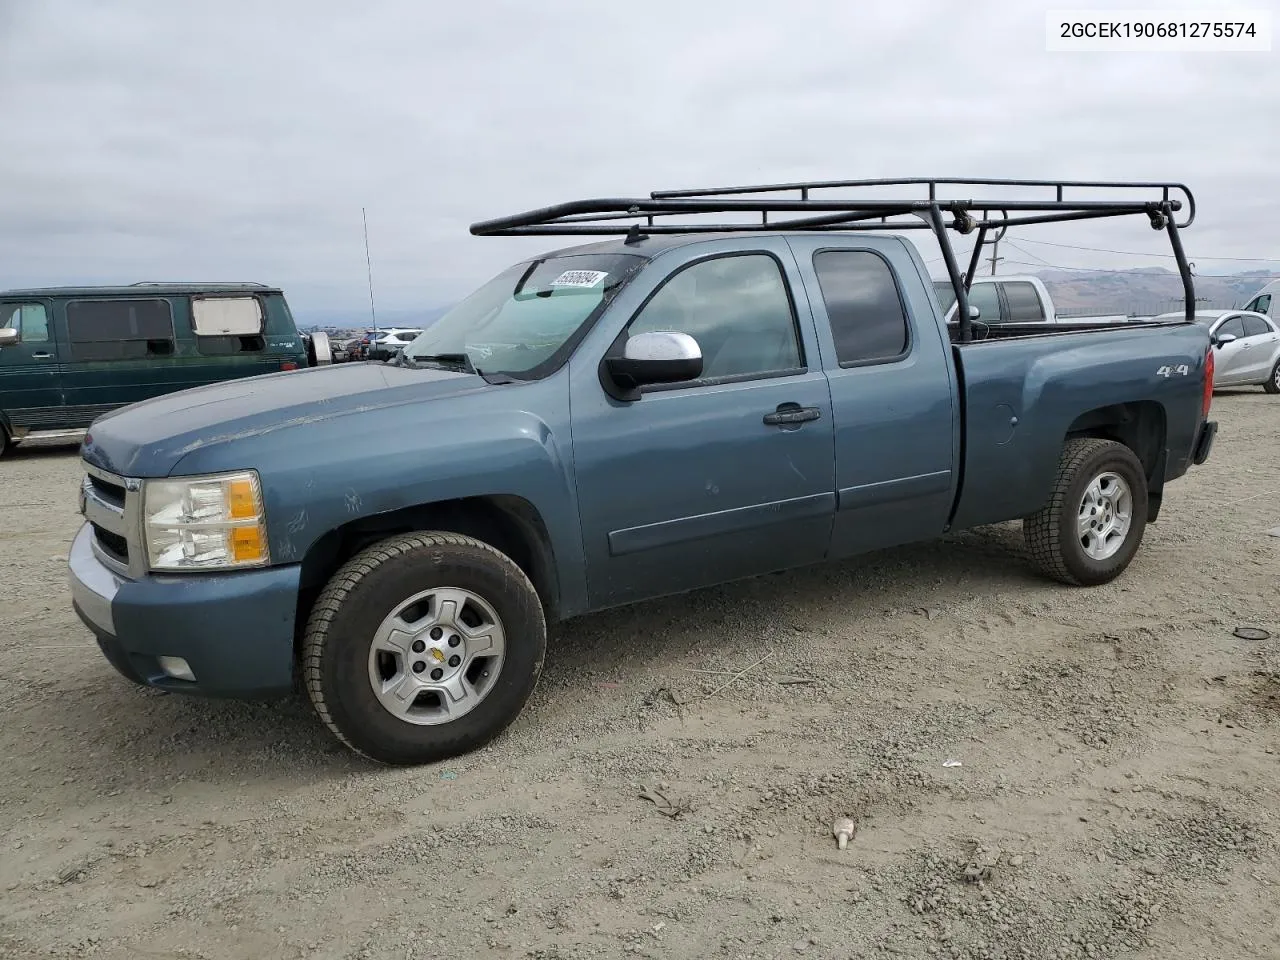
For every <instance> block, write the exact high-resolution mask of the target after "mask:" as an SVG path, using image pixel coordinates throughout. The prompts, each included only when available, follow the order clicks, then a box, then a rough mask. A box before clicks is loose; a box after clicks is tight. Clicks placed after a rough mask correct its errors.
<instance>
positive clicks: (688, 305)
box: [570, 238, 835, 608]
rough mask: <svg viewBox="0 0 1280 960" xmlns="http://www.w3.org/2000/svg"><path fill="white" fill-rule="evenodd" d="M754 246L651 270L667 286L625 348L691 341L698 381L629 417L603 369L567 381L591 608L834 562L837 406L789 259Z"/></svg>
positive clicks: (636, 318)
mask: <svg viewBox="0 0 1280 960" xmlns="http://www.w3.org/2000/svg"><path fill="white" fill-rule="evenodd" d="M749 246H750V249H744V248H743V245H742V243H741V242H737V241H725V242H722V243H719V244H714V243H713V244H707V245H698V246H694V247H691V248H688V250H689V252H688V253H686V254H684V255H685V256H687V257H690V258H693V257H694V256H695V254H694V253H693V251H695V250H699V248H700V247H701V249H702V251H703V256H702V259H690V261H689V262H686V263H685V264H684V265H682V266H680V267H678V268H676V269H674V270H670V269H668V270H663V269H662V268H661V267H659V266H658V265H657V264H655V265H653V266H650V267H649V268H648V271H651V272H655V273H657V272H658V271H661V276H662V278H663V279H661V281H660V282H654V286H655V287H656V289H655V290H653V291H651V292H649V293H648V296H647V298H646V300H645V302H644V305H643V306H642V307H640V308H639V310H638V311H637V312H636V313H635V314H634V315H633V316H632V317H631V318H630V321H629V324H628V327H627V331H628V334H630V335H634V334H637V333H641V332H645V331H656V330H662V331H678V332H682V333H687V334H690V335H691V336H692V337H693V338H694V339H695V340H697V341H698V344H699V346H700V348H701V350H702V354H703V375H702V377H701V379H699V380H696V381H692V382H689V383H682V384H672V385H666V386H663V387H657V388H652V387H651V388H646V389H645V391H644V392H643V394H642V396H641V397H640V399H639V400H636V401H633V402H629V403H627V402H619V401H616V400H614V399H612V398H611V397H609V396H608V394H606V393H605V391H604V389H603V388H602V387H601V385H600V381H599V378H598V375H597V373H596V368H597V363H598V361H599V359H600V357H599V355H598V354H597V355H594V356H584V357H582V358H581V360H580V361H579V363H578V365H577V368H576V369H575V370H574V371H573V374H572V385H571V388H570V390H571V402H572V417H573V456H574V464H575V469H576V475H577V485H578V502H579V509H580V514H581V519H582V530H583V540H584V548H585V553H586V560H587V578H588V589H589V591H590V598H591V605H592V606H593V607H596V608H599V607H604V606H611V605H615V604H620V603H627V602H631V601H636V600H641V599H644V598H646V597H651V596H658V595H661V594H666V593H676V592H681V591H684V590H689V589H693V588H695V587H700V586H705V585H708V584H713V583H719V582H724V581H727V580H732V579H737V578H741V577H748V576H753V575H756V574H762V573H767V572H769V571H773V570H781V569H786V568H789V567H794V566H799V565H802V564H806V563H811V562H815V561H818V560H821V559H823V558H824V556H825V555H826V550H827V545H828V542H829V540H830V534H831V522H832V516H833V512H834V507H835V493H834V490H835V488H834V476H833V461H834V452H835V451H834V439H833V433H832V419H831V397H830V391H829V390H828V388H827V380H826V377H825V375H824V374H823V372H822V369H821V364H820V363H819V361H818V354H817V350H816V345H815V343H814V337H813V326H812V319H811V315H810V313H809V311H808V309H807V307H806V306H805V301H804V293H803V288H802V287H801V286H800V285H799V283H798V282H797V277H796V275H795V264H794V259H793V258H792V257H791V255H790V252H789V250H788V249H787V247H786V245H785V243H783V242H782V241H780V240H778V239H776V238H771V239H767V240H763V241H761V242H757V243H753V244H750V245H749ZM709 251H716V252H717V253H716V254H715V255H711V256H707V255H706V252H709ZM719 251H725V252H723V253H721V252H719ZM673 256H674V255H673ZM659 263H661V261H659ZM635 282H636V283H637V284H644V283H645V273H642V274H641V275H640V276H639V277H638V278H637V280H636V281H635ZM793 292H794V297H793ZM796 304H799V305H800V308H799V309H798V310H797V308H796ZM608 319H609V317H608V316H607V315H606V318H605V320H606V321H607V320H608ZM581 352H582V351H580V353H581ZM577 359H578V358H575V360H577ZM780 411H781V412H782V413H783V414H784V415H783V416H781V417H779V416H778V414H779V412H780ZM789 411H791V412H794V411H799V412H800V415H799V416H798V417H797V416H795V415H794V413H793V414H792V415H791V416H787V415H786V414H787V413H788V412H789Z"/></svg>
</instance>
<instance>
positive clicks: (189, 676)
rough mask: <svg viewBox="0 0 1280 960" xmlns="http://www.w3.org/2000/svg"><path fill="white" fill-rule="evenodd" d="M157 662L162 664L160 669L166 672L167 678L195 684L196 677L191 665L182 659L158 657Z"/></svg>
mask: <svg viewBox="0 0 1280 960" xmlns="http://www.w3.org/2000/svg"><path fill="white" fill-rule="evenodd" d="M156 662H157V663H158V664H160V669H161V670H163V671H164V673H165V676H168V677H173V679H175V680H190V681H192V682H193V683H194V682H195V679H196V675H195V674H194V673H192V672H191V664H189V663H187V661H185V660H183V659H182V658H181V657H156Z"/></svg>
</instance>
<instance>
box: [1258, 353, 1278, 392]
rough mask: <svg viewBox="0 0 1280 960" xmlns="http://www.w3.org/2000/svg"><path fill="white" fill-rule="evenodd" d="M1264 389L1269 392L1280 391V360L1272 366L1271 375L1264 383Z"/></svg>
mask: <svg viewBox="0 0 1280 960" xmlns="http://www.w3.org/2000/svg"><path fill="white" fill-rule="evenodd" d="M1262 389H1263V390H1265V391H1267V393H1280V360H1277V361H1276V365H1275V366H1274V367H1272V368H1271V376H1270V377H1268V378H1267V382H1266V383H1264V384H1263V385H1262Z"/></svg>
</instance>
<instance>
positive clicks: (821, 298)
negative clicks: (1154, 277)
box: [70, 181, 1216, 763]
mask: <svg viewBox="0 0 1280 960" xmlns="http://www.w3.org/2000/svg"><path fill="white" fill-rule="evenodd" d="M993 182H995V181H988V182H985V183H987V184H988V185H989V184H990V183H993ZM1006 182H1007V183H1011V184H1018V185H1022V186H1025V185H1026V182H1025V181H999V183H1006ZM925 183H927V185H928V199H920V198H919V196H918V195H917V196H913V197H911V198H908V199H903V200H896V201H883V200H874V199H872V200H861V199H857V198H854V199H841V200H838V201H831V200H828V199H826V198H825V197H824V196H822V192H823V191H824V189H825V188H827V187H841V188H844V189H848V188H850V186H858V185H859V184H857V183H854V184H852V185H851V184H849V183H847V182H846V183H842V184H821V183H808V184H796V185H791V186H790V187H768V188H734V189H726V190H723V191H692V192H681V193H676V194H655V195H654V196H653V198H652V199H648V200H641V199H637V200H592V201H579V202H575V203H567V204H562V205H560V206H556V207H549V208H544V209H541V210H538V211H534V212H531V213H526V214H519V215H516V216H513V217H507V218H503V219H501V220H495V221H488V222H486V223H479V224H475V225H473V227H472V232H473V233H477V234H483V235H520V234H554V233H564V234H569V235H576V234H581V233H584V232H594V233H599V234H610V233H623V234H625V238H623V239H613V240H611V241H608V242H603V243H596V244H590V245H586V246H580V247H574V248H570V249H567V250H562V251H559V252H557V253H551V254H547V255H545V256H542V257H538V258H535V259H533V260H529V261H526V262H523V263H520V264H516V265H514V266H512V267H511V268H510V269H508V270H506V271H503V272H502V273H501V274H499V275H498V276H497V277H495V278H494V279H493V280H491V281H490V282H489V283H487V284H485V285H484V286H483V287H481V288H480V289H479V290H477V291H476V292H475V293H473V294H472V295H471V296H469V297H467V298H466V299H465V300H464V301H462V302H461V303H460V304H458V306H456V307H455V308H453V309H452V310H450V311H449V312H448V313H446V314H445V315H444V316H443V317H441V318H440V319H439V320H437V321H436V322H435V323H434V324H433V325H432V326H431V327H430V328H429V329H428V330H427V331H426V332H425V333H424V334H423V335H422V336H421V337H420V338H419V339H418V340H416V341H415V342H414V343H413V344H412V345H411V346H410V347H409V348H408V349H407V350H406V351H405V353H404V355H403V357H402V358H401V360H400V362H399V363H398V364H396V365H391V366H374V365H371V364H358V365H344V366H337V367H333V368H331V369H329V370H323V371H321V370H316V371H308V372H306V373H305V374H302V375H290V376H287V377H283V376H277V377H264V378H259V379H257V380H255V381H254V382H253V383H251V384H221V385H217V386H211V387H205V388H202V389H200V390H196V391H189V392H187V393H184V394H180V395H175V396H171V397H163V398H157V399H155V400H151V401H149V402H147V403H144V404H139V405H136V406H134V407H132V408H130V409H128V410H124V411H121V412H118V413H116V414H113V415H110V416H108V417H105V418H103V419H102V420H100V421H99V422H98V423H97V424H95V426H94V429H93V430H92V431H91V433H90V435H89V436H88V437H86V439H85V443H84V447H83V458H84V462H85V469H86V473H87V476H86V479H85V482H84V486H83V489H82V497H83V504H84V507H83V513H84V515H85V518H86V521H87V522H86V523H85V525H84V526H83V527H82V529H81V531H80V533H79V534H78V535H77V537H76V540H75V542H74V544H73V546H72V549H71V557H70V567H71V581H72V596H73V599H74V603H75V607H76V610H77V611H78V612H79V614H80V616H81V618H82V619H83V621H84V622H85V623H86V624H87V625H88V626H89V628H90V629H91V630H92V631H93V633H94V634H95V636H96V637H97V638H98V642H99V644H100V646H101V648H102V650H103V651H104V653H105V655H106V656H107V657H108V659H109V660H110V661H111V662H112V663H113V664H114V665H115V666H116V668H117V669H118V670H119V671H120V672H121V673H122V674H124V675H125V676H127V677H129V678H131V679H133V680H134V681H136V682H139V683H146V684H151V685H154V686H158V687H162V688H164V689H167V690H172V691H175V692H180V691H185V692H191V693H203V694H209V695H221V696H240V697H244V696H257V695H265V694H277V693H284V692H287V691H289V690H290V689H292V685H293V683H294V680H295V678H296V677H299V676H301V678H302V680H303V682H304V684H305V687H306V689H307V692H308V695H309V696H310V698H311V700H312V703H313V704H314V706H315V708H316V711H317V713H318V714H319V716H320V717H321V719H322V720H323V721H324V723H325V724H326V725H327V726H328V727H329V729H330V730H331V731H332V732H333V733H334V734H335V735H336V736H338V737H339V738H341V739H342V740H343V741H344V742H345V743H347V744H348V745H350V746H352V747H353V748H355V749H356V750H358V751H360V752H362V753H364V754H366V755H368V756H371V757H374V758H376V759H379V760H382V761H386V762H393V763H419V762H425V761H430V760H436V759H440V758H443V757H446V756H451V755H454V754H457V753H460V752H465V751H467V750H470V749H473V748H475V747H477V746H479V745H481V744H483V743H485V742H486V741H488V740H489V739H491V738H492V737H494V736H496V735H497V734H498V733H499V732H500V731H501V730H503V729H504V728H505V727H506V726H507V725H508V724H509V723H510V722H511V721H512V720H513V719H514V718H515V717H516V716H517V714H519V712H520V711H521V709H522V708H523V706H524V704H525V702H526V701H527V699H528V697H529V695H530V694H531V692H532V690H533V688H534V685H535V683H536V682H537V679H538V675H539V672H540V669H541V664H542V661H543V656H544V651H545V644H546V625H547V623H548V622H554V621H556V620H559V619H563V618H566V617H571V616H575V615H578V614H582V613H586V612H588V611H591V610H599V609H602V608H606V607H610V606H615V605H618V604H624V603H631V602H635V601H639V600H643V599H646V598H650V597H656V596H661V595H664V594H670V593H676V592H681V591H686V590H691V589H694V588H697V587H702V586H708V585H711V584H715V583H722V582H725V581H728V580H734V579H738V578H743V577H751V576H755V575H759V574H765V573H768V572H770V571H775V570H781V569H786V568H791V567H796V566H800V565H804V564H809V563H816V562H819V561H822V560H826V559H831V558H837V557H846V556H850V555H853V554H858V553H863V552H866V551H870V550H876V549H879V548H882V547H889V546H894V545H896V544H902V543H908V542H912V541H919V540H926V539H929V538H932V537H937V536H939V535H940V534H942V533H944V532H946V531H949V530H958V529H963V528H966V527H972V526H977V525H980V524H986V523H993V522H997V521H1004V520H1009V519H1014V518H1020V519H1022V520H1023V524H1024V531H1025V535H1026V539H1027V543H1028V546H1029V548H1030V553H1031V556H1032V558H1033V559H1034V562H1035V563H1036V564H1037V566H1038V567H1039V568H1040V569H1041V570H1042V571H1043V572H1044V573H1045V574H1046V575H1047V576H1049V577H1052V578H1055V579H1057V580H1059V581H1062V582H1064V583H1069V584H1078V585H1090V584H1099V583H1105V582H1107V581H1109V580H1112V579H1113V578H1115V577H1117V576H1118V575H1119V574H1120V573H1121V572H1122V571H1123V570H1124V569H1125V568H1126V567H1127V566H1128V564H1129V563H1130V561H1131V560H1132V559H1133V557H1134V554H1135V553H1136V551H1137V550H1138V548H1139V545H1140V543H1141V541H1142V537H1143V533H1144V530H1145V528H1146V524H1147V523H1149V522H1153V521H1155V520H1156V519H1157V518H1158V516H1159V513H1160V507H1161V503H1162V502H1163V497H1164V495H1165V490H1166V485H1167V484H1168V483H1169V482H1170V481H1172V480H1175V479H1177V478H1178V477H1180V476H1182V475H1183V474H1184V473H1185V472H1186V471H1187V470H1188V469H1189V467H1190V466H1191V465H1192V464H1193V463H1202V462H1204V460H1205V459H1206V458H1207V457H1208V456H1209V453H1210V449H1211V446H1212V443H1213V438H1214V434H1215V431H1216V424H1214V423H1213V422H1211V421H1209V420H1208V419H1207V417H1208V412H1209V405H1210V402H1211V399H1212V386H1213V373H1212V371H1213V359H1212V358H1213V351H1212V349H1211V348H1210V345H1209V337H1208V332H1207V330H1206V329H1205V328H1204V327H1203V326H1200V325H1197V324H1194V323H1189V322H1186V321H1185V320H1183V321H1178V322H1167V323H1150V324H1105V323H1103V324H1092V325H1089V324H1076V325H1072V326H1071V327H1070V328H1069V329H1068V328H1064V327H1056V326H1055V327H1053V328H1048V327H1046V326H1045V325H1043V324H1012V323H1011V324H1004V325H995V326H992V327H991V328H990V329H989V331H988V334H987V337H986V339H983V340H981V341H977V342H975V341H974V338H973V333H974V331H973V330H972V329H971V326H970V324H969V323H968V311H967V303H966V301H967V285H966V283H965V280H964V277H963V275H962V274H961V272H960V269H959V267H958V265H957V264H956V263H955V259H954V255H953V254H952V251H951V246H950V238H949V236H948V235H947V230H948V229H958V230H965V231H966V232H968V231H971V230H974V229H977V230H978V231H979V237H978V240H979V246H980V245H981V239H982V232H984V231H986V230H987V229H988V228H990V227H992V226H1000V225H1004V224H1006V223H1015V224H1016V223H1021V222H1024V218H1025V222H1032V223H1034V222H1038V220H1039V219H1040V218H1041V217H1044V216H1048V217H1050V218H1051V219H1053V220H1062V219H1068V218H1071V217H1078V218H1080V219H1085V218H1089V219H1092V218H1096V217H1098V216H1100V215H1108V216H1124V215H1138V216H1144V217H1147V218H1149V219H1150V220H1151V221H1152V222H1153V223H1156V224H1157V225H1159V226H1160V227H1161V228H1162V229H1166V230H1167V231H1168V233H1169V236H1170V238H1171V242H1172V243H1173V246H1174V251H1175V256H1176V258H1177V259H1178V263H1179V267H1180V272H1181V274H1182V277H1183V280H1184V284H1185V286H1186V289H1187V292H1188V302H1192V303H1194V289H1193V282H1192V279H1191V274H1190V270H1189V268H1188V267H1187V264H1186V259H1185V257H1184V256H1183V254H1182V247H1181V243H1180V240H1179V236H1178V226H1179V225H1178V224H1177V223H1176V222H1175V221H1174V219H1173V217H1174V213H1175V211H1177V210H1179V209H1181V208H1182V204H1181V203H1180V202H1178V201H1176V200H1173V199H1171V198H1170V191H1171V190H1182V191H1184V193H1185V195H1186V198H1187V203H1188V204H1189V205H1190V204H1191V203H1192V201H1191V196H1190V194H1189V192H1185V188H1183V187H1180V186H1178V185H1176V184H1175V185H1167V184H1157V185H1151V184H1136V185H1135V184H1118V185H1106V186H1107V188H1108V189H1111V190H1113V191H1114V190H1115V189H1118V188H1119V189H1123V190H1125V192H1126V195H1125V196H1123V197H1121V198H1120V199H1119V200H1115V199H1110V200H1102V201H1098V200H1081V201H1064V200H1063V199H1062V196H1063V191H1064V189H1075V188H1076V187H1077V186H1079V185H1076V184H1061V183H1042V184H1041V186H1044V187H1048V188H1050V189H1052V190H1053V194H1052V195H1053V196H1054V197H1055V199H1052V200H1045V201H1028V200H1021V201H1014V202H1011V203H1006V202H1001V203H999V204H996V205H995V206H994V209H1009V210H1011V211H1017V212H1018V215H1017V216H1014V217H1013V218H1012V219H1011V220H1006V221H1003V222H993V221H989V220H988V219H987V218H986V215H985V214H982V211H981V208H980V207H978V206H977V205H976V204H975V203H974V202H972V201H965V200H939V199H936V197H937V191H938V190H939V189H940V188H941V189H945V187H946V186H947V184H955V183H957V181H903V182H902V184H908V185H917V186H922V185H924V184H925ZM959 183H960V186H959V188H958V189H959V190H960V191H963V192H964V193H965V194H966V195H972V194H971V193H969V191H970V189H971V187H972V184H971V183H969V182H959ZM867 185H875V186H877V187H883V186H884V185H885V184H884V182H883V181H875V182H872V183H868V184H867ZM1088 186H1093V187H1100V186H1102V185H1097V184H1092V185H1088ZM790 189H793V190H796V191H798V192H800V195H801V197H802V198H803V199H801V200H799V201H797V200H796V199H794V198H793V197H787V198H784V199H775V197H774V195H775V194H776V193H778V192H781V191H783V190H790ZM1153 190H1154V191H1155V193H1154V195H1152V191H1153ZM920 192H923V191H920ZM721 193H724V194H733V195H735V196H734V198H732V199H728V200H725V199H721V198H720V196H719V194H721ZM743 193H750V194H751V195H750V197H749V199H746V200H743V199H740V198H738V197H737V196H736V195H740V194H743ZM815 193H816V194H818V196H817V197H816V198H813V199H809V198H811V197H813V195H814V194H815ZM1132 194H1138V196H1136V197H1135V196H1133V195H1132ZM744 209H748V210H750V211H752V212H754V213H758V214H761V215H765V214H771V215H772V216H770V225H769V227H768V228H767V229H765V227H764V225H757V224H751V223H746V224H744V223H742V222H741V221H739V222H738V223H736V224H733V225H721V224H720V223H719V221H712V226H711V227H710V228H709V229H708V230H707V231H706V232H699V231H700V228H702V227H703V225H704V224H705V221H697V220H696V219H695V218H696V215H698V214H700V213H706V214H710V215H713V216H716V215H718V216H721V217H722V218H724V215H725V214H727V213H738V214H740V213H741V212H742V211H743V210H744ZM1191 209H1192V210H1193V209H1194V207H1193V206H1192V207H1191ZM637 211H638V212H639V217H640V218H641V220H640V222H637V223H635V224H634V225H629V224H626V223H622V224H621V225H620V219H621V218H625V217H628V216H631V217H634V216H635V215H636V212H637ZM917 213H924V214H927V216H928V217H929V220H928V223H927V224H925V222H924V221H921V220H920V219H918V218H917V216H916V214H917ZM975 213H976V214H980V215H981V219H979V217H978V216H974V214H975ZM650 214H652V215H653V221H654V222H653V223H652V224H650V223H647V222H644V218H645V217H646V216H647V215H650ZM881 218H891V219H893V221H894V225H895V226H900V227H902V228H904V229H913V228H919V226H921V225H926V226H929V227H931V228H932V229H933V230H934V233H935V236H936V237H937V238H938V240H939V243H940V244H941V245H942V249H943V252H944V255H945V257H946V259H947V262H948V272H949V274H950V275H951V277H952V280H953V287H954V290H955V293H956V298H957V300H958V301H959V303H960V304H961V308H962V309H961V310H960V312H959V316H960V321H959V322H958V324H957V326H956V328H955V329H954V330H952V329H950V328H949V326H948V325H947V324H946V322H945V317H944V314H943V312H942V310H941V309H940V305H939V303H938V301H937V298H936V297H935V296H934V292H933V286H932V284H930V283H929V282H928V280H927V276H928V274H927V272H926V270H925V265H924V262H923V260H922V258H921V257H920V254H919V252H918V251H917V250H916V247H915V246H914V245H913V244H911V243H910V242H908V241H907V240H906V239H904V238H902V237H899V236H872V235H869V234H865V233H862V232H860V231H861V230H863V229H866V228H867V227H868V226H870V227H873V228H876V229H883V227H882V226H881V224H882V223H883V220H881ZM777 221H781V223H780V224H777V223H776V222H777ZM1187 222H1188V223H1189V222H1190V218H1189V217H1188V221H1187ZM775 224H776V225H775ZM792 224H794V226H795V229H793V230H790V231H787V230H786V228H787V227H788V226H789V225H792ZM818 224H822V225H825V226H826V227H827V228H828V229H827V230H826V231H825V232H820V231H817V230H816V229H814V227H815V226H816V225H818ZM831 227H836V228H838V229H835V230H832V229H831ZM953 341H954V342H953ZM473 345H481V346H483V348H484V355H483V356H480V357H473V356H472V353H471V351H472V349H473ZM321 400H322V401H323V403H320V402H318V401H321ZM187 502H199V503H201V504H202V506H203V510H204V516H205V517H208V518H210V519H208V520H202V521H201V524H202V525H200V526H191V525H190V524H189V522H188V520H187V519H186V518H185V516H184V515H183V510H182V509H181V505H182V504H184V503H187ZM175 505H177V506H175ZM761 589H767V585H765V584H762V586H761Z"/></svg>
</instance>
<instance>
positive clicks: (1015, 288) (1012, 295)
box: [1004, 281, 1045, 323]
mask: <svg viewBox="0 0 1280 960" xmlns="http://www.w3.org/2000/svg"><path fill="white" fill-rule="evenodd" d="M1004 299H1005V303H1007V304H1008V306H1009V322H1010V323H1035V322H1036V321H1038V320H1043V319H1044V318H1045V316H1044V305H1043V304H1042V303H1041V302H1040V294H1038V293H1037V292H1036V288H1035V287H1034V286H1033V285H1032V284H1030V283H1024V282H1022V281H1014V282H1012V283H1006V284H1004Z"/></svg>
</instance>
